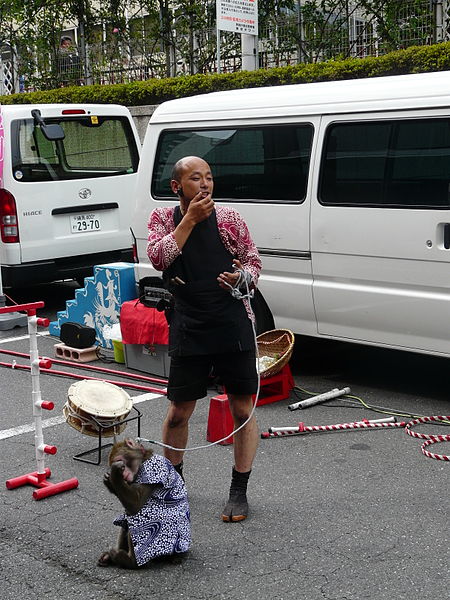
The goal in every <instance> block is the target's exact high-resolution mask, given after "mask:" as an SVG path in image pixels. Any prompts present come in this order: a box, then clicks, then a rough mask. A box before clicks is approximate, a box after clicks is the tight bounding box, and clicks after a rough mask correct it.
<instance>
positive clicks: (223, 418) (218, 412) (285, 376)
mask: <svg viewBox="0 0 450 600" xmlns="http://www.w3.org/2000/svg"><path fill="white" fill-rule="evenodd" d="M293 387H294V378H293V377H292V373H291V369H290V368H289V365H288V364H287V365H285V366H284V367H283V368H282V369H281V371H280V372H279V373H277V374H276V375H273V376H272V377H267V378H265V379H261V387H260V392H259V398H258V402H257V404H256V405H257V406H261V405H263V404H270V403H271V402H278V401H279V400H286V398H289V394H290V391H291V390H292V388H293ZM254 400H255V396H253V401H254ZM233 428H234V424H233V417H232V416H231V412H230V407H229V405H228V396H227V394H220V395H218V396H214V397H213V398H211V401H210V403H209V415H208V426H207V430H206V439H207V440H208V442H217V441H218V440H221V439H223V438H224V437H226V436H227V435H229V434H230V433H231V432H232V431H233ZM219 443H220V444H221V445H223V446H225V445H227V444H232V443H233V437H229V438H228V439H227V440H225V441H224V442H219Z"/></svg>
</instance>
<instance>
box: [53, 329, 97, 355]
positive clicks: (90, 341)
mask: <svg viewBox="0 0 450 600" xmlns="http://www.w3.org/2000/svg"><path fill="white" fill-rule="evenodd" d="M59 339H60V340H61V341H62V343H63V344H66V346H70V347H71V348H78V349H81V348H90V347H91V346H93V345H94V344H95V329H93V328H92V327H86V326H85V325H80V323H63V324H62V325H61V333H60V335H59Z"/></svg>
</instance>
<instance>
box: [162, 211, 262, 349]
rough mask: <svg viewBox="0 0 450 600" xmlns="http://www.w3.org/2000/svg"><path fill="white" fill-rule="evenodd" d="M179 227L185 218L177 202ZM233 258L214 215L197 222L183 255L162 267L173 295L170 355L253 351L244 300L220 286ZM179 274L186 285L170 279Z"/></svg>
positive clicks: (252, 337)
mask: <svg viewBox="0 0 450 600" xmlns="http://www.w3.org/2000/svg"><path fill="white" fill-rule="evenodd" d="M173 218H174V224H175V227H176V226H177V225H178V224H179V223H180V221H181V219H182V215H181V210H180V208H179V207H178V206H177V207H176V208H175V212H174V216H173ZM232 263H233V256H232V255H231V254H230V252H228V250H227V249H226V248H225V246H224V245H223V243H222V240H221V239H220V235H219V231H218V228H217V218H216V213H215V211H213V212H212V213H211V215H210V216H209V217H208V218H207V219H205V220H204V221H202V222H201V223H197V225H195V227H194V229H193V230H192V232H191V234H190V236H189V238H188V239H187V241H186V243H185V245H184V246H183V250H182V254H181V255H180V256H178V257H177V258H176V259H175V261H174V262H173V263H172V265H171V266H170V267H169V268H168V269H167V270H166V271H164V280H165V282H166V285H167V286H168V288H169V290H170V292H171V293H172V294H173V296H174V300H175V306H174V310H173V313H172V315H171V317H170V328H169V355H170V356H197V355H201V354H218V353H224V352H238V351H242V350H253V349H254V347H255V342H254V336H253V330H252V325H251V322H250V319H249V317H248V314H247V311H246V309H245V306H244V303H243V302H242V300H236V299H234V298H233V297H232V296H231V294H230V292H229V291H227V290H224V289H222V288H221V287H220V286H219V282H218V281H217V277H218V275H219V274H220V273H222V272H224V271H228V272H230V273H232V272H233V266H232ZM175 277H178V278H179V279H181V280H182V281H184V282H185V283H184V284H179V285H174V284H173V283H171V280H173V279H174V278H175Z"/></svg>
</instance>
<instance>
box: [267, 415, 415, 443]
mask: <svg viewBox="0 0 450 600" xmlns="http://www.w3.org/2000/svg"><path fill="white" fill-rule="evenodd" d="M405 426H406V423H405V422H403V421H402V422H401V423H397V422H396V420H395V417H386V418H384V419H372V420H368V419H363V420H362V421H354V422H352V423H337V424H336V425H305V424H304V423H299V424H298V425H297V426H296V427H269V430H268V431H265V432H263V433H261V438H263V439H266V438H271V437H283V436H288V435H303V434H305V433H318V432H321V431H343V430H346V429H377V428H386V427H405Z"/></svg>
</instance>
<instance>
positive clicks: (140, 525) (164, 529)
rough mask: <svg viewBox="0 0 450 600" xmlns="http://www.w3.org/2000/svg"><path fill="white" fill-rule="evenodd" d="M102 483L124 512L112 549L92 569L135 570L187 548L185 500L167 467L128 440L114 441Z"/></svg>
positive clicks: (118, 519)
mask: <svg viewBox="0 0 450 600" xmlns="http://www.w3.org/2000/svg"><path fill="white" fill-rule="evenodd" d="M108 462H109V466H110V472H107V473H105V475H104V477H103V483H104V485H105V486H106V488H107V489H108V490H109V491H110V492H111V493H112V494H114V495H115V496H117V498H118V499H119V500H120V502H121V503H122V506H123V508H124V509H125V513H123V514H121V515H119V516H118V517H116V519H114V522H113V523H114V525H118V526H119V527H120V530H119V537H118V542H117V547H116V548H110V549H109V550H107V551H106V552H103V553H102V554H101V555H100V558H99V559H98V562H97V564H98V566H100V567H107V566H110V565H114V566H117V567H122V568H124V569H137V568H138V567H141V566H143V565H145V564H147V563H148V562H150V561H151V560H153V559H156V558H159V557H163V556H170V557H181V556H185V554H186V553H187V551H188V549H189V547H190V544H191V527H190V512H189V502H188V498H187V492H186V487H185V485H184V481H183V479H182V478H181V477H180V475H179V474H178V473H177V472H176V471H175V469H174V467H173V465H172V463H171V462H170V461H169V460H168V459H166V458H164V457H163V456H160V455H159V454H154V453H153V450H151V449H145V448H144V446H142V444H140V443H138V442H137V441H135V440H132V439H130V438H127V439H125V440H124V441H121V442H116V443H115V444H114V445H113V447H112V449H111V452H110V454H109V458H108Z"/></svg>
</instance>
